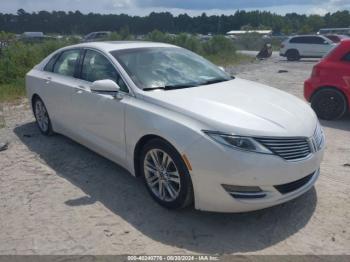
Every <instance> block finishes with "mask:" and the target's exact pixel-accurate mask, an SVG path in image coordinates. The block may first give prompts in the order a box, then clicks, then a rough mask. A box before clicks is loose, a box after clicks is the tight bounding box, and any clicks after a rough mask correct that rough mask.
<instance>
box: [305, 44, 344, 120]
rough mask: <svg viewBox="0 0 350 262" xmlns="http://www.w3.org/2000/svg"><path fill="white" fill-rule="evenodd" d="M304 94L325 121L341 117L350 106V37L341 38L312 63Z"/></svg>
mask: <svg viewBox="0 0 350 262" xmlns="http://www.w3.org/2000/svg"><path fill="white" fill-rule="evenodd" d="M304 96H305V98H306V100H308V101H310V102H311V106H312V108H313V109H314V110H315V112H316V114H317V115H318V116H319V117H320V118H322V119H326V120H333V119H338V118H341V117H342V116H343V115H344V114H345V113H346V112H347V111H348V110H349V105H350V40H343V41H341V42H340V43H339V45H338V46H337V47H336V48H335V49H334V50H332V51H331V52H330V53H329V54H328V55H327V56H326V57H325V58H323V59H322V60H321V61H320V62H319V63H318V64H317V65H315V66H314V68H313V71H312V75H311V77H310V78H309V79H308V80H306V81H305V84H304Z"/></svg>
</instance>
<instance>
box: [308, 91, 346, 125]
mask: <svg viewBox="0 0 350 262" xmlns="http://www.w3.org/2000/svg"><path fill="white" fill-rule="evenodd" d="M311 107H312V108H313V109H314V110H315V112H316V114H317V116H318V117H319V118H321V119H324V120H335V119H339V118H341V117H342V116H344V114H345V113H346V110H347V102H346V98H345V96H344V95H343V94H342V93H341V92H340V91H338V90H336V89H333V88H325V89H321V90H320V91H318V92H317V93H316V94H315V95H313V97H312V99H311Z"/></svg>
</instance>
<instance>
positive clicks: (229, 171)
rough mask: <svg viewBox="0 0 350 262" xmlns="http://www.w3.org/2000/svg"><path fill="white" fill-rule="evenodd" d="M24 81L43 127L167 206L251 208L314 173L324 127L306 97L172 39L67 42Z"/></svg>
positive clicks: (289, 194) (279, 198)
mask: <svg viewBox="0 0 350 262" xmlns="http://www.w3.org/2000/svg"><path fill="white" fill-rule="evenodd" d="M26 88H27V94H28V98H29V99H30V101H31V102H32V106H33V112H34V115H35V118H36V121H37V124H38V127H39V129H40V131H41V132H42V133H43V134H44V135H50V134H53V133H54V132H56V133H60V134H63V135H65V136H68V137H70V138H72V139H73V140H75V141H77V142H78V143H81V144H83V145H85V146H87V147H89V148H90V149H91V150H93V151H95V152H97V153H99V154H101V155H103V156H105V157H106V158H108V159H110V160H112V161H114V162H116V163H118V164H119V165H121V166H123V167H124V168H126V169H127V170H128V171H129V172H130V173H131V174H132V175H134V176H137V177H142V178H143V180H144V183H145V185H146V187H147V189H148V191H149V192H150V195H151V196H152V197H153V198H154V199H155V200H156V201H157V202H158V203H159V204H161V205H162V206H164V207H167V208H181V207H185V206H188V205H191V204H192V203H194V206H195V208H197V209H199V210H208V211H218V212H244V211H251V210H257V209H261V208H266V207H270V206H273V205H276V204H279V203H283V202H286V201H289V200H291V199H293V198H296V197H298V196H300V195H301V194H303V193H305V192H306V191H308V190H309V189H310V188H311V187H312V186H313V184H314V183H315V181H316V180H317V178H318V176H319V172H320V171H319V168H320V163H321V161H322V158H323V151H324V135H323V131H322V129H321V127H320V125H319V123H318V120H317V118H316V116H315V114H314V112H313V111H312V109H311V108H310V107H309V106H308V105H307V104H306V103H305V102H303V101H302V100H300V99H298V98H296V97H294V96H292V95H289V94H287V93H284V92H282V91H279V90H277V89H274V88H271V87H268V86H264V85H261V84H258V83H254V82H250V81H246V80H242V79H237V78H233V77H231V76H229V75H228V74H226V73H225V72H224V71H223V70H221V69H220V68H218V67H217V66H215V65H213V64H211V63H210V62H208V61H207V60H205V59H204V58H202V57H200V56H198V55H196V54H194V53H192V52H190V51H188V50H185V49H183V48H180V47H176V46H173V45H168V44H161V43H150V42H99V43H85V44H79V45H74V46H69V47H65V48H63V49H60V50H58V51H56V52H54V53H53V54H51V55H50V56H49V57H47V58H46V59H44V60H43V61H42V62H41V63H40V64H39V65H37V66H35V67H34V68H33V69H32V70H31V71H30V72H29V73H28V74H27V76H26ZM77 168H79V167H77Z"/></svg>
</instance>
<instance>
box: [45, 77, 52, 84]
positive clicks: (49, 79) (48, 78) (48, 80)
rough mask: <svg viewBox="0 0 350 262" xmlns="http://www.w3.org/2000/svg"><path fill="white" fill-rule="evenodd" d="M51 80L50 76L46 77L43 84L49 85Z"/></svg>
mask: <svg viewBox="0 0 350 262" xmlns="http://www.w3.org/2000/svg"><path fill="white" fill-rule="evenodd" d="M51 80H52V77H51V76H48V77H46V81H45V83H46V84H50V82H51Z"/></svg>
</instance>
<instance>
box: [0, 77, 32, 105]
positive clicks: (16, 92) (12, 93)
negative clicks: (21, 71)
mask: <svg viewBox="0 0 350 262" xmlns="http://www.w3.org/2000/svg"><path fill="white" fill-rule="evenodd" d="M25 94H26V91H25V88H24V80H17V81H14V82H13V83H10V84H0V103H3V102H12V101H15V100H17V99H20V98H22V97H24V96H25Z"/></svg>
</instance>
